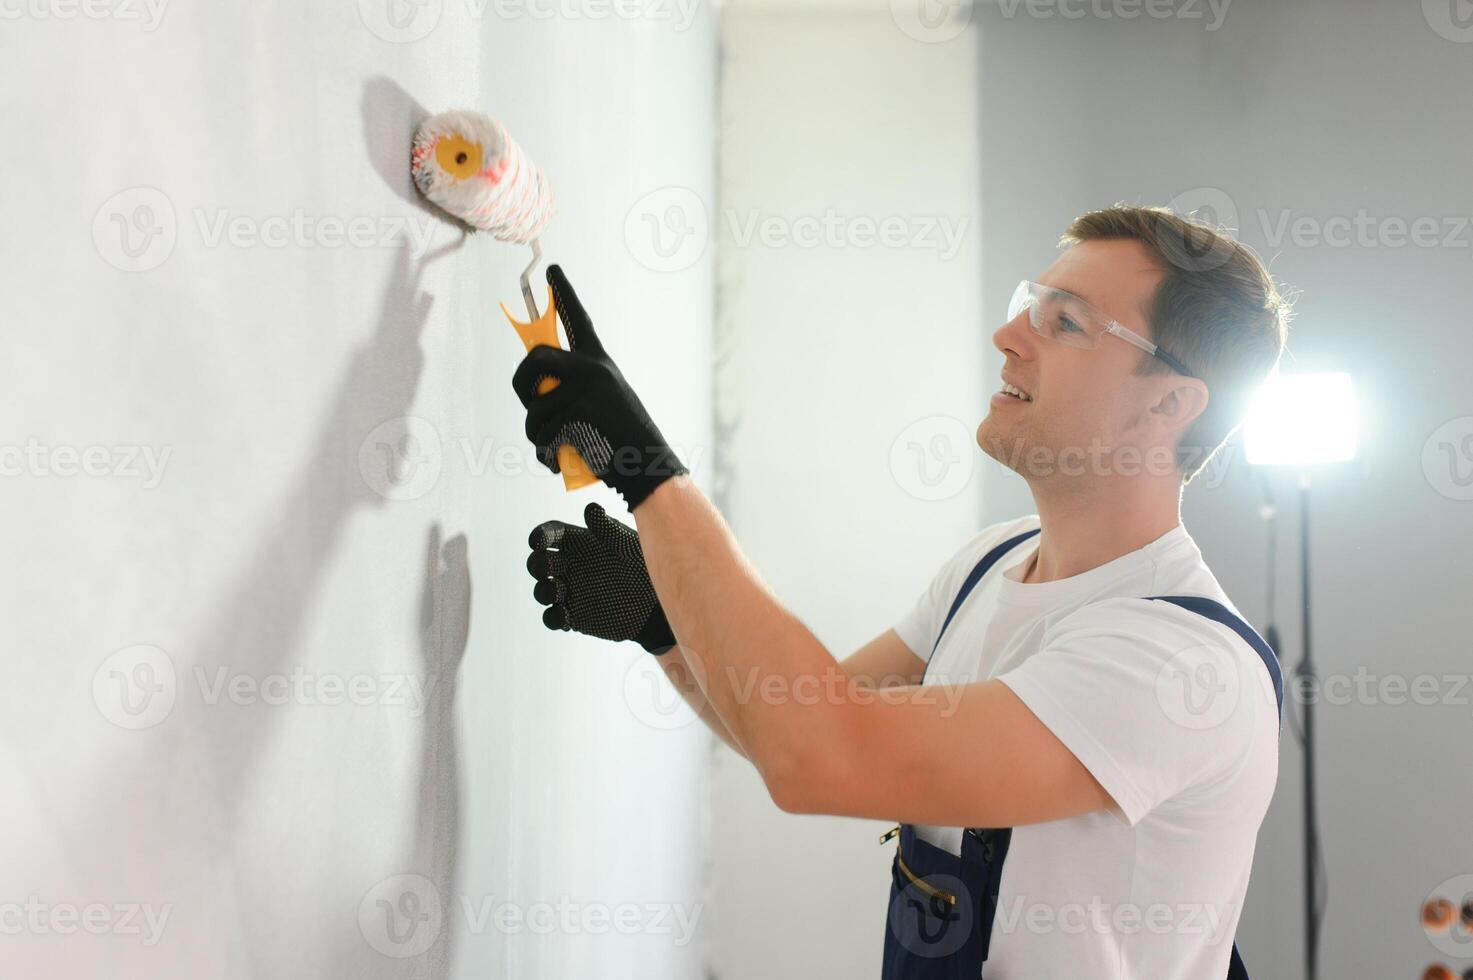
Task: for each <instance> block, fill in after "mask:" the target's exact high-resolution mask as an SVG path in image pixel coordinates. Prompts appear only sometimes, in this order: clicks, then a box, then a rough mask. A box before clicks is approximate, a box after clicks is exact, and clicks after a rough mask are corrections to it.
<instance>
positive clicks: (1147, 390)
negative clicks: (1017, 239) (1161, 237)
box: [977, 240, 1181, 477]
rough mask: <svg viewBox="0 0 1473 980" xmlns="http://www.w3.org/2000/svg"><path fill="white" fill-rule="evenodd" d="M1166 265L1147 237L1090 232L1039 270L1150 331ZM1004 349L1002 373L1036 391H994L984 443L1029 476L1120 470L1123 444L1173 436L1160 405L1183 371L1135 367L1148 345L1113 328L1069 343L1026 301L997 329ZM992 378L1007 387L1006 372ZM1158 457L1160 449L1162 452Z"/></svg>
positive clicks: (1110, 314) (1045, 279) (1048, 281)
mask: <svg viewBox="0 0 1473 980" xmlns="http://www.w3.org/2000/svg"><path fill="white" fill-rule="evenodd" d="M1164 276H1165V273H1164V272H1163V270H1162V269H1161V267H1160V264H1159V262H1158V261H1156V260H1154V258H1153V256H1152V255H1151V254H1150V252H1149V251H1147V249H1146V247H1145V246H1144V245H1142V244H1141V243H1140V242H1136V241H1130V240H1112V241H1086V242H1080V243H1078V244H1076V245H1073V246H1071V247H1069V248H1068V249H1067V250H1065V251H1064V252H1063V254H1061V255H1060V256H1059V258H1058V261H1056V262H1055V263H1054V264H1053V265H1052V266H1050V267H1049V269H1048V271H1047V272H1045V273H1044V274H1043V275H1042V276H1040V277H1039V278H1038V280H1037V281H1038V282H1040V283H1042V284H1043V285H1045V286H1053V287H1056V288H1058V289H1062V290H1065V291H1066V292H1070V293H1073V294H1074V295H1076V296H1078V297H1080V298H1081V299H1083V300H1084V301H1085V302H1087V303H1089V304H1090V305H1091V306H1092V307H1094V309H1095V310H1096V311H1098V312H1099V313H1100V314H1101V315H1102V316H1104V317H1105V318H1107V319H1112V320H1118V321H1119V322H1120V323H1121V324H1122V325H1124V326H1126V327H1129V328H1130V329H1131V330H1134V331H1135V332H1136V333H1138V334H1140V335H1141V336H1142V337H1145V338H1146V339H1148V340H1149V339H1151V329H1150V325H1149V323H1148V322H1147V319H1146V311H1147V310H1148V309H1149V308H1150V304H1151V302H1152V299H1153V297H1154V296H1155V294H1156V288H1157V286H1159V285H1160V283H1161V280H1162V279H1163V278H1164ZM992 341H993V343H994V344H995V345H996V346H997V349H998V350H1000V351H1002V353H1003V356H1004V364H1003V369H1002V374H1003V376H1004V377H1005V378H1007V380H1008V381H1010V382H1011V383H1013V384H1014V385H1016V386H1017V387H1018V388H1020V389H1022V390H1023V391H1025V392H1027V393H1028V394H1029V395H1031V396H1032V398H1033V400H1032V401H1031V402H1030V401H1022V400H1020V399H1017V398H1014V397H1011V396H1009V395H1004V394H1001V393H1000V392H999V393H998V394H995V395H993V396H992V398H991V404H990V409H989V411H988V413H987V417H986V418H984V419H983V420H982V424H981V425H980V426H978V428H977V443H978V445H980V446H981V447H982V449H983V451H984V452H986V453H987V454H988V455H989V456H991V457H993V458H994V459H996V460H997V461H998V462H1000V463H1002V464H1003V465H1004V466H1007V467H1009V468H1011V469H1014V470H1017V471H1018V472H1019V473H1020V474H1022V475H1023V476H1024V477H1044V476H1053V475H1056V474H1073V473H1075V472H1078V471H1081V470H1082V471H1083V472H1086V473H1095V472H1103V473H1105V474H1107V475H1108V474H1109V473H1111V472H1114V467H1113V466H1112V464H1111V460H1112V459H1113V458H1114V457H1115V452H1116V450H1118V449H1119V448H1120V447H1122V446H1134V447H1135V448H1136V449H1137V450H1139V451H1141V452H1142V453H1143V457H1142V463H1141V466H1142V467H1144V466H1145V465H1146V463H1145V460H1146V458H1147V457H1146V456H1145V455H1144V454H1145V453H1146V451H1147V449H1148V447H1149V446H1150V445H1152V444H1154V443H1163V444H1164V445H1166V446H1170V445H1173V444H1174V443H1173V441H1172V438H1173V437H1172V435H1171V432H1170V431H1169V430H1170V429H1171V424H1170V420H1169V419H1163V418H1161V417H1160V412H1159V411H1158V410H1153V406H1156V404H1157V402H1159V401H1160V399H1161V398H1162V396H1163V394H1164V393H1165V392H1166V391H1168V390H1169V389H1170V388H1171V387H1172V386H1173V385H1172V382H1173V381H1180V380H1181V379H1180V378H1179V377H1177V376H1174V375H1147V376H1142V375H1137V374H1135V373H1134V372H1135V370H1136V367H1137V366H1138V365H1139V364H1140V361H1141V358H1143V357H1147V356H1149V355H1147V354H1146V353H1145V352H1144V351H1142V350H1140V349H1139V348H1137V347H1135V346H1133V345H1131V344H1129V343H1127V342H1125V341H1123V340H1121V339H1120V338H1118V337H1114V336H1108V335H1106V336H1102V337H1100V339H1099V345H1098V346H1097V347H1094V348H1083V347H1071V346H1068V345H1066V344H1063V343H1060V342H1059V341H1057V340H1051V339H1049V338H1046V337H1042V336H1040V335H1038V334H1037V333H1035V332H1034V331H1033V329H1032V327H1030V326H1029V323H1028V311H1027V310H1024V311H1023V312H1022V313H1020V314H1018V316H1016V317H1014V318H1013V319H1012V320H1011V321H1009V322H1008V323H1005V324H1004V325H1003V326H1001V327H999V328H998V330H997V332H996V333H994V334H993V336H992ZM989 380H992V381H996V382H997V384H995V385H993V386H992V390H993V391H999V389H1000V388H1001V385H1002V381H1001V379H989ZM1155 458H1156V459H1158V460H1160V459H1161V458H1162V454H1161V451H1160V450H1158V451H1157V455H1156V457H1155Z"/></svg>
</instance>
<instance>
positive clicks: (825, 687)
mask: <svg viewBox="0 0 1473 980" xmlns="http://www.w3.org/2000/svg"><path fill="white" fill-rule="evenodd" d="M634 520H635V523H636V524H637V525H638V527H639V536H640V541H641V545H642V547H643V549H644V556H645V562H646V564H647V565H648V566H649V571H650V580H651V581H652V582H653V583H654V586H655V592H656V593H657V594H658V595H659V597H660V604H661V605H662V606H663V607H664V609H665V617H666V619H668V620H669V622H670V628H671V630H672V631H673V632H674V633H675V637H676V639H677V640H678V642H679V643H680V645H681V646H682V647H683V648H684V651H685V654H686V661H687V663H688V664H689V666H690V667H691V669H692V671H693V672H694V673H695V675H696V680H697V682H698V683H699V684H700V685H701V688H702V690H704V691H705V693H706V699H707V701H708V702H709V703H710V705H711V707H712V708H714V709H715V711H716V714H717V715H718V716H719V717H720V719H721V720H722V721H723V722H724V723H725V724H726V727H727V729H728V730H729V731H730V733H731V734H732V736H733V737H734V738H735V739H736V741H737V742H738V743H739V744H741V745H742V746H743V747H744V748H745V749H746V754H747V757H748V758H749V759H751V761H752V763H753V764H754V765H755V766H756V767H757V769H758V771H759V772H760V773H761V774H762V776H763V778H764V780H766V781H767V783H768V788H769V789H772V788H773V786H774V783H773V780H774V778H775V777H781V776H784V775H786V774H787V772H788V771H789V770H790V769H791V768H792V766H793V765H794V763H795V762H796V760H797V757H798V753H799V752H801V751H803V750H807V749H810V748H817V747H818V746H822V745H824V744H825V738H826V736H827V735H828V734H829V732H830V731H831V730H832V729H831V727H830V726H831V725H832V724H833V721H834V713H833V712H834V708H835V702H834V699H831V698H825V697H824V696H823V694H822V692H823V691H832V690H834V689H835V688H839V689H842V688H843V686H844V685H846V684H847V683H848V679H847V677H846V676H845V675H844V672H843V671H842V669H840V667H839V665H838V664H837V663H836V662H835V661H834V658H833V657H832V656H831V655H830V654H829V652H828V651H827V650H826V649H824V647H823V645H822V644H821V643H819V641H818V639H817V638H816V637H815V636H814V635H813V634H812V633H811V632H810V631H809V630H808V628H807V627H805V626H804V625H803V624H802V623H801V622H799V621H798V620H797V618H796V617H794V616H793V615H792V614H790V613H789V612H788V611H787V610H786V609H784V608H783V607H782V605H781V604H780V603H779V602H778V601H777V599H776V597H775V596H774V595H773V594H772V592H771V591H770V590H769V589H768V588H767V586H766V585H765V584H764V583H763V582H762V580H761V579H760V578H759V577H758V575H757V573H756V571H755V570H754V569H753V568H752V567H751V565H750V564H749V563H748V562H747V561H746V559H745V558H744V557H743V555H742V553H741V550H740V549H739V548H738V547H737V543H736V539H735V537H734V536H733V535H732V533H731V530H730V528H728V527H727V525H726V522H725V521H724V520H723V519H722V517H721V515H720V514H719V513H718V512H717V510H716V508H715V507H713V506H712V505H711V503H710V501H708V500H707V499H706V497H705V495H704V494H702V493H701V491H700V490H699V489H698V488H697V487H696V485H695V484H694V483H692V482H691V480H690V478H689V477H686V476H677V477H674V478H672V479H669V480H666V481H665V482H664V483H662V484H660V486H659V487H658V488H657V489H656V490H655V492H654V493H652V494H651V495H650V496H649V497H648V498H647V499H646V500H645V501H643V502H642V503H641V504H640V505H639V506H638V507H637V508H636V509H635V511H634ZM810 692H811V693H810Z"/></svg>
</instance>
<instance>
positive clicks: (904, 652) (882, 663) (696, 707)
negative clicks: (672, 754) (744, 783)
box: [658, 629, 926, 759]
mask: <svg viewBox="0 0 1473 980" xmlns="http://www.w3.org/2000/svg"><path fill="white" fill-rule="evenodd" d="M658 659H659V661H660V668H661V669H662V670H664V672H665V676H666V677H668V678H669V679H670V683H671V684H672V685H673V686H674V687H675V690H676V691H678V692H680V696H681V697H682V698H683V699H684V700H685V703H686V704H688V705H689V706H690V708H691V710H692V711H694V712H695V713H696V714H697V715H698V716H700V719H701V720H702V721H704V722H705V723H706V726H707V727H708V728H710V729H711V731H713V732H715V733H716V736H717V737H718V738H720V739H721V741H723V742H725V743H726V744H727V745H728V746H730V747H731V750H732V751H733V752H735V753H737V754H738V755H740V756H741V757H742V758H744V759H745V758H747V753H746V751H745V750H744V749H743V748H742V747H741V744H740V743H738V742H737V740H736V738H735V737H734V736H733V735H732V734H731V731H730V729H728V728H727V727H726V724H725V722H723V721H722V720H721V718H720V716H719V715H717V714H716V711H715V709H713V708H712V707H711V702H710V701H707V700H706V695H705V694H704V693H703V692H702V691H701V687H700V685H699V684H698V683H697V682H696V679H695V676H694V675H693V674H692V673H691V669H690V665H689V664H687V663H686V662H685V654H684V653H682V652H681V649H680V647H678V646H674V647H671V648H670V650H669V651H668V652H666V653H665V654H664V655H663V656H661V657H659V658H658ZM839 666H840V667H841V668H843V670H844V672H845V673H846V674H848V675H849V677H850V678H851V679H853V681H854V682H855V683H856V684H857V685H859V686H860V687H866V688H879V687H898V686H902V685H906V684H916V683H919V682H920V679H921V672H922V671H923V670H924V669H925V666H926V664H925V661H923V660H922V659H921V658H920V657H917V656H916V655H915V654H914V653H912V652H911V650H910V647H908V646H906V645H905V641H904V640H902V639H901V638H900V636H899V635H898V634H897V633H896V632H895V631H894V630H893V629H892V630H886V631H885V632H883V633H881V634H880V635H879V636H877V637H875V638H874V639H873V640H870V641H869V642H868V643H866V644H865V645H864V646H862V647H860V648H859V649H858V650H855V651H854V652H853V653H851V654H850V655H849V656H848V657H846V658H845V659H844V660H842V661H840V663H839Z"/></svg>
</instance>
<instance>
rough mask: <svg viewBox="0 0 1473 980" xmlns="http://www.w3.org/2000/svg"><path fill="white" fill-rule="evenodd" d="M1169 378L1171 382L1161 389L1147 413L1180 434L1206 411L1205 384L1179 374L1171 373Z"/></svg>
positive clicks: (1206, 396)
mask: <svg viewBox="0 0 1473 980" xmlns="http://www.w3.org/2000/svg"><path fill="white" fill-rule="evenodd" d="M1170 380H1171V382H1172V383H1171V384H1170V385H1169V386H1167V387H1165V388H1163V389H1162V390H1161V396H1160V398H1158V399H1157V400H1156V404H1154V405H1152V406H1151V408H1150V412H1149V414H1150V417H1151V418H1152V419H1154V420H1155V421H1157V422H1158V423H1159V424H1161V425H1163V426H1165V427H1168V428H1170V429H1171V430H1172V431H1174V432H1175V433H1176V434H1177V435H1178V436H1180V435H1182V434H1184V433H1185V432H1186V431H1187V429H1189V428H1191V426H1192V423H1193V422H1195V421H1197V419H1198V418H1200V417H1201V415H1202V413H1203V412H1205V411H1207V401H1208V395H1207V386H1206V385H1205V384H1203V383H1202V382H1201V381H1199V380H1197V379H1196V378H1185V377H1181V376H1179V375H1173V376H1172V377H1171V379H1170Z"/></svg>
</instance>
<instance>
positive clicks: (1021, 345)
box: [992, 310, 1038, 361]
mask: <svg viewBox="0 0 1473 980" xmlns="http://www.w3.org/2000/svg"><path fill="white" fill-rule="evenodd" d="M1036 340H1038V334H1036V333H1034V332H1033V327H1032V325H1030V324H1029V322H1028V311H1027V310H1024V311H1022V312H1021V313H1019V314H1018V315H1017V316H1015V317H1013V318H1012V319H1011V320H1009V321H1008V322H1007V323H1004V324H1003V325H1002V326H1000V327H998V328H997V330H995V331H993V334H992V344H993V346H994V347H996V348H997V349H998V350H1000V351H1002V352H1003V353H1004V354H1006V353H1009V352H1012V353H1013V354H1016V355H1017V356H1018V358H1019V360H1024V361H1031V360H1032V359H1033V357H1034V355H1035V354H1036V353H1037V347H1036V345H1035V343H1034V342H1035V341H1036Z"/></svg>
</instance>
